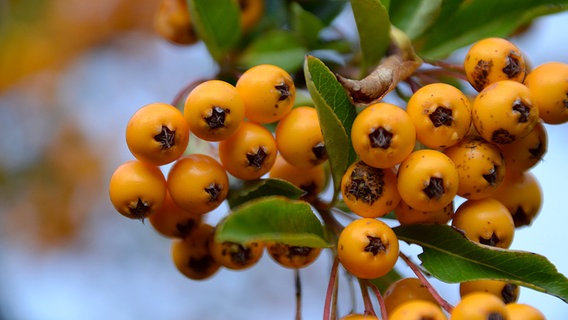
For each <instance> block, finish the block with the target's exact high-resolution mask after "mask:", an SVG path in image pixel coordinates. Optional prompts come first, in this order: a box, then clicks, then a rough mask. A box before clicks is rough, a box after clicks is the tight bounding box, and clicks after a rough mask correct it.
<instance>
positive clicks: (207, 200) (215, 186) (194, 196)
mask: <svg viewBox="0 0 568 320" xmlns="http://www.w3.org/2000/svg"><path fill="white" fill-rule="evenodd" d="M168 190H169V192H170V195H171V196H172V199H173V200H174V202H175V203H176V204H177V205H178V206H180V207H181V208H183V209H184V210H187V211H189V212H192V213H194V214H205V213H207V212H209V211H212V210H213V209H215V208H217V207H218V206H219V205H220V204H221V203H222V202H223V201H224V200H225V198H226V197H227V194H228V192H229V177H228V176H227V173H226V172H225V169H223V167H222V166H221V164H220V163H219V162H217V160H215V159H213V158H211V157H210V156H207V155H204V154H197V153H196V154H191V155H188V156H185V157H183V158H181V159H179V160H178V161H176V162H175V163H174V165H173V166H172V167H171V168H170V171H169V173H168Z"/></svg>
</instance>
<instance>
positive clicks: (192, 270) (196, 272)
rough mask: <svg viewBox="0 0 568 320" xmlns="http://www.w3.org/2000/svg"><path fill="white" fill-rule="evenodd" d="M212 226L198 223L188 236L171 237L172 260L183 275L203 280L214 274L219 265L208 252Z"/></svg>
mask: <svg viewBox="0 0 568 320" xmlns="http://www.w3.org/2000/svg"><path fill="white" fill-rule="evenodd" d="M212 236H213V227H212V226H211V225H209V224H200V225H199V226H198V227H197V229H196V230H195V231H194V232H192V233H191V234H190V235H189V236H188V237H186V238H183V239H173V240H172V243H171V255H172V260H173V262H174V265H175V266H176V268H177V269H178V270H179V272H181V273H182V274H183V275H184V276H186V277H188V278H190V279H193V280H203V279H207V278H209V277H211V276H212V275H214V274H215V273H216V272H217V271H218V270H219V268H220V267H221V265H220V264H219V263H218V262H216V261H215V259H213V257H212V256H211V253H210V252H209V241H210V238H211V237H212Z"/></svg>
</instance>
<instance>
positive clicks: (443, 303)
mask: <svg viewBox="0 0 568 320" xmlns="http://www.w3.org/2000/svg"><path fill="white" fill-rule="evenodd" d="M399 255H400V257H401V258H402V260H404V262H406V264H407V265H408V266H409V267H410V269H412V271H413V272H414V274H415V275H416V276H417V277H418V279H420V282H422V284H423V285H424V286H425V287H426V288H427V289H428V291H429V292H430V294H432V296H433V297H434V299H436V301H437V302H438V304H439V305H440V306H441V307H442V308H443V309H444V310H446V311H447V312H448V313H452V310H453V309H454V307H453V306H452V305H451V304H450V303H449V302H448V301H446V300H445V299H444V298H442V296H440V294H439V293H438V291H436V289H434V287H433V286H432V284H430V282H429V281H428V279H426V277H425V276H424V274H422V272H421V271H420V269H419V268H418V267H417V266H416V264H414V262H412V261H411V260H410V259H409V258H408V257H407V256H406V255H405V254H404V253H402V252H400V253H399Z"/></svg>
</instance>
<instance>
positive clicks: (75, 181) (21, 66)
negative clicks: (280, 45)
mask: <svg viewBox="0 0 568 320" xmlns="http://www.w3.org/2000/svg"><path fill="white" fill-rule="evenodd" d="M157 5H158V0H144V1H128V0H98V1H82V0H66V1H56V0H53V1H49V0H46V1H32V0H19V1H17V0H0V319H1V320H4V319H6V320H8V319H9V320H48V319H57V320H64V319H85V320H86V319H133V318H136V319H266V318H267V317H269V318H270V319H292V318H293V317H294V283H293V273H292V272H291V271H290V270H285V269H283V268H281V267H279V266H277V265H276V264H275V263H274V262H273V261H272V260H271V259H270V258H269V257H268V256H265V257H263V259H262V260H261V262H260V263H259V264H258V265H256V266H254V267H253V268H252V269H249V270H246V271H241V272H236V271H227V270H221V271H220V272H219V273H218V274H216V275H215V276H214V277H213V278H211V279H210V280H206V281H201V282H196V281H192V280H189V279H186V278H184V277H183V276H182V275H181V274H180V273H179V272H178V271H177V270H176V269H175V267H174V266H173V263H172V262H171V260H170V253H169V245H170V242H169V240H168V239H166V238H163V237H161V236H160V235H158V234H157V233H156V232H154V231H153V230H152V229H151V227H150V226H149V224H148V223H147V224H142V223H139V222H137V221H131V220H128V219H125V218H124V217H122V216H120V215H119V214H118V213H116V212H115V211H114V209H113V208H112V206H111V204H110V202H109V200H108V192H107V185H108V180H109V177H110V175H111V173H112V171H113V170H114V169H115V168H116V167H117V166H118V165H119V164H120V163H122V162H123V161H126V160H129V159H131V156H130V154H129V153H128V148H127V146H126V143H125V139H124V130H125V126H126V123H127V121H128V119H129V118H130V116H131V115H132V114H133V113H134V111H136V110H137V109H138V108H139V107H140V106H142V105H145V104H148V103H151V102H156V101H163V102H171V101H172V100H173V99H174V97H175V96H176V94H177V93H178V91H179V90H180V89H181V88H183V87H184V86H186V85H187V84H188V83H190V82H192V81H193V80H195V79H198V78H203V77H211V76H213V75H214V74H215V73H216V71H217V67H216V65H215V63H214V62H213V61H212V60H211V59H210V58H209V57H208V55H207V51H206V49H205V47H204V46H203V45H202V44H201V43H197V44H195V45H192V46H183V47H182V46H176V45H173V44H171V43H168V42H166V41H165V40H163V39H161V38H159V37H158V36H157V35H156V34H154V32H153V29H152V21H153V15H154V13H155V11H156V9H157ZM334 25H335V26H336V27H337V28H339V29H342V30H343V31H344V32H345V33H347V34H349V33H353V32H354V31H353V30H354V28H355V26H354V24H353V21H351V14H350V12H349V11H348V10H347V11H346V12H344V13H343V14H342V15H341V16H340V17H339V18H338V20H337V21H336V23H334ZM565 30H568V14H566V13H561V14H555V15H551V16H548V17H544V18H540V19H537V20H536V21H535V22H534V23H533V25H532V26H531V27H530V28H529V29H528V30H527V31H526V32H525V33H523V34H522V35H520V36H518V37H516V38H514V39H513V40H514V42H515V43H516V44H517V45H518V46H519V47H520V48H521V49H522V50H523V51H524V52H525V53H526V55H527V56H528V58H529V60H530V61H531V63H532V64H533V65H538V64H540V63H543V62H546V61H561V62H565V63H568V51H567V47H566V43H568V34H566V32H565ZM463 52H464V51H460V52H457V53H456V55H455V56H454V57H452V59H455V60H456V61H459V59H460V57H463ZM547 130H548V135H549V149H548V153H547V154H546V155H545V157H544V161H543V162H542V163H540V164H539V165H538V166H537V167H536V168H534V169H533V172H534V173H535V175H536V176H537V178H538V179H539V181H540V183H541V186H542V189H543V193H544V198H545V202H544V206H543V208H542V211H541V213H540V216H539V217H538V218H537V219H536V221H535V222H534V224H533V225H532V226H531V227H528V228H524V229H520V230H519V231H518V232H517V234H516V236H515V240H514V242H513V245H512V248H513V249H520V250H527V251H532V252H536V253H539V254H542V255H544V256H546V257H548V258H549V259H550V261H551V262H552V263H553V264H555V265H556V266H557V268H558V269H559V271H560V272H561V273H563V274H567V273H568V256H567V254H566V252H567V251H566V248H565V243H566V241H567V240H568V238H567V237H566V226H567V225H568V217H567V215H566V205H565V204H564V201H566V191H565V189H564V188H565V186H564V183H566V181H567V178H568V174H567V172H566V169H567V167H566V163H565V159H567V158H568V152H567V151H568V148H567V147H566V144H565V139H566V137H567V136H568V126H566V125H561V126H547ZM224 209H225V208H220V209H219V210H217V211H216V212H214V213H212V214H210V215H209V216H208V218H207V219H208V220H210V221H211V222H213V223H214V222H215V221H216V219H218V218H219V217H220V216H221V215H222V214H224V211H223V210H224ZM403 250H408V251H410V252H414V253H416V252H417V251H416V249H415V248H411V247H403ZM330 265H331V261H330V259H328V257H327V256H325V255H322V257H320V259H318V261H317V262H316V263H314V264H313V265H311V266H310V267H308V268H306V269H304V270H302V271H301V275H302V279H304V280H303V293H302V294H303V303H304V305H303V313H304V317H305V319H318V318H321V316H322V310H323V301H324V297H325V289H326V285H327V281H328V274H329V269H330ZM398 269H399V271H400V272H401V273H403V274H406V275H410V274H411V272H410V270H409V269H408V268H407V267H406V266H404V265H398ZM434 283H435V284H436V285H437V286H438V287H439V288H440V290H441V291H442V295H443V296H445V297H447V298H448V300H450V302H451V303H455V302H456V301H457V300H458V289H457V285H448V284H443V283H439V282H436V281H434ZM341 286H345V287H344V290H345V291H348V286H347V284H346V283H342V284H341ZM342 288H343V287H342ZM345 300H350V299H349V298H348V294H346V295H345ZM519 300H520V301H521V302H526V303H529V304H532V305H535V306H538V307H539V308H540V310H542V311H543V313H545V314H546V315H547V317H548V319H566V318H568V305H567V304H566V303H565V302H563V301H561V300H560V299H558V298H555V297H552V296H548V295H546V294H543V293H539V292H535V291H532V290H530V289H526V288H523V289H521V296H520V299H519ZM349 306H350V301H345V302H342V304H341V306H340V310H342V311H343V312H344V313H345V312H347V310H348V308H349ZM362 310H363V309H362V308H361V307H360V310H358V311H360V312H361V311H362Z"/></svg>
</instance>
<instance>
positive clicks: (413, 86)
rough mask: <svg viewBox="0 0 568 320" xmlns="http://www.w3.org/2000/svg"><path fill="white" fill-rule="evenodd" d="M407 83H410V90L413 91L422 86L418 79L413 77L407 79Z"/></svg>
mask: <svg viewBox="0 0 568 320" xmlns="http://www.w3.org/2000/svg"><path fill="white" fill-rule="evenodd" d="M406 83H408V85H409V86H410V90H412V93H415V92H416V91H418V90H419V89H420V88H421V87H422V86H421V85H420V84H419V83H418V82H417V81H416V80H414V79H413V78H412V77H410V78H408V79H406Z"/></svg>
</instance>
